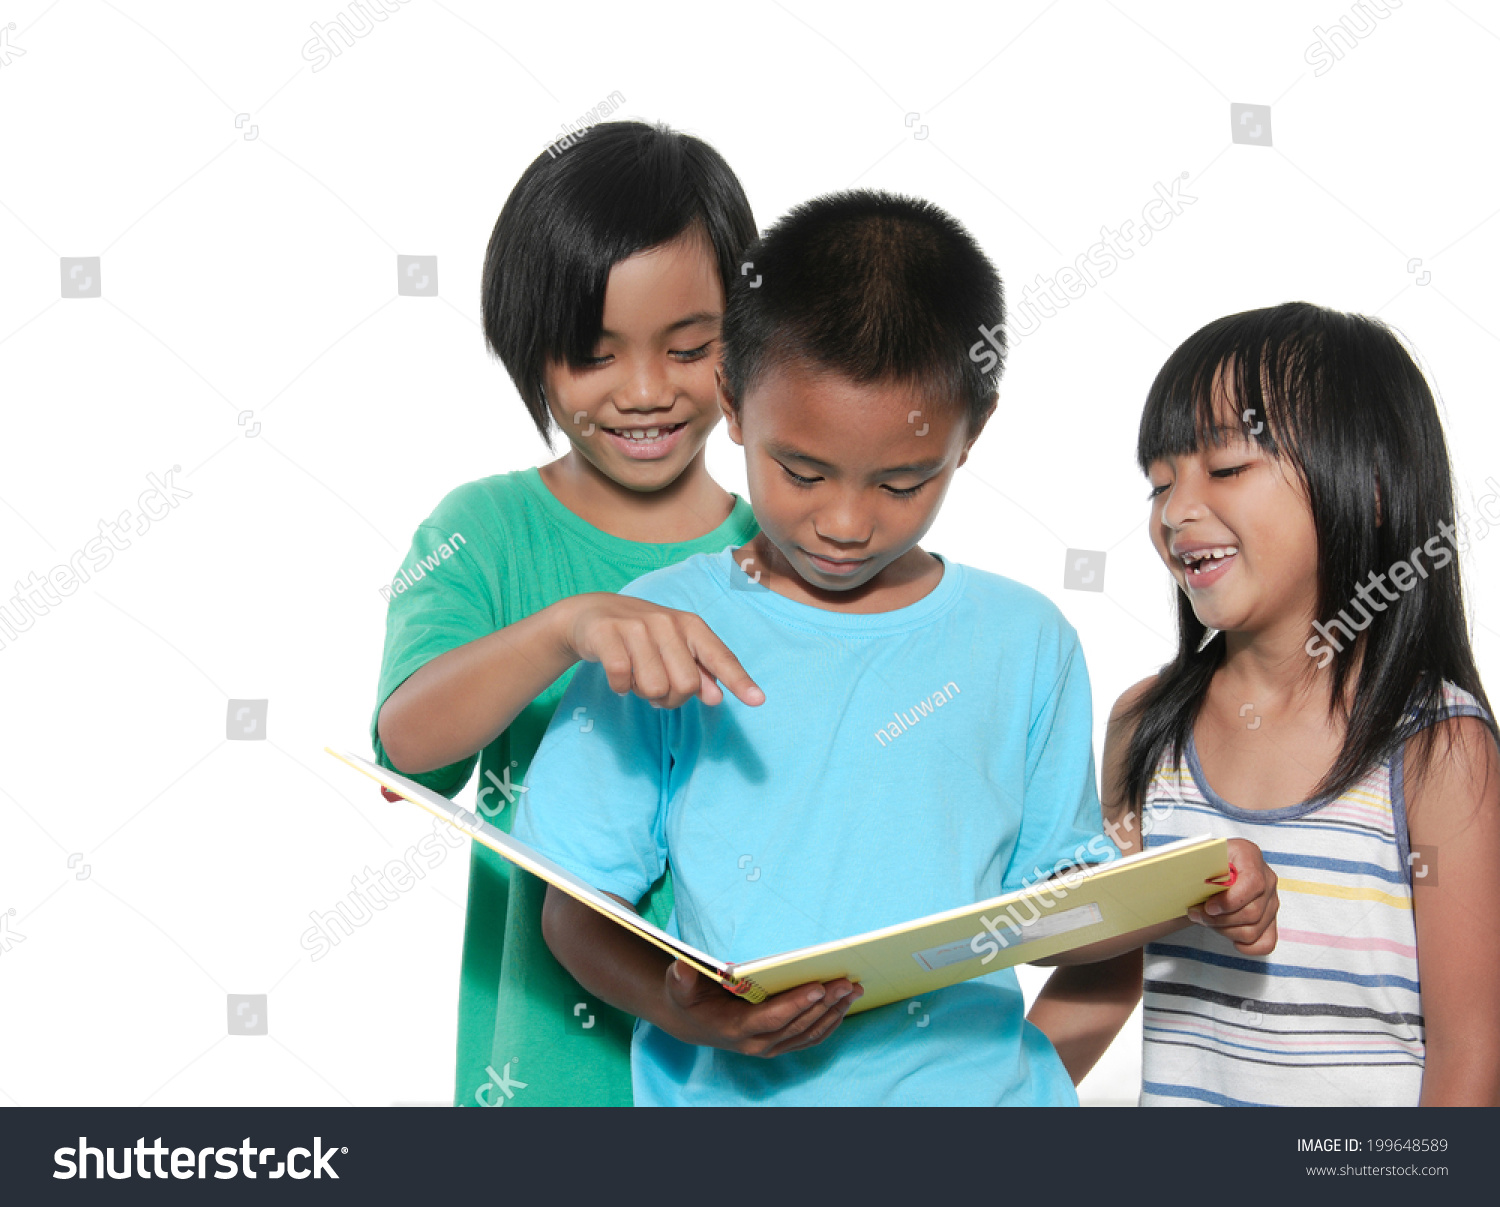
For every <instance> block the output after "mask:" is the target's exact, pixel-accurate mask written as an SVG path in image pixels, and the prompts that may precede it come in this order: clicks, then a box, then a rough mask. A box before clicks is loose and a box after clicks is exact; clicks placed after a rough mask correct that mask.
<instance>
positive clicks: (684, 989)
mask: <svg viewBox="0 0 1500 1207" xmlns="http://www.w3.org/2000/svg"><path fill="white" fill-rule="evenodd" d="M667 992H668V993H669V994H671V996H672V1000H673V1001H674V1002H676V1003H677V1004H678V1005H679V1006H686V1005H688V1004H689V1003H690V1002H691V1001H692V1000H693V998H695V997H697V995H698V972H697V970H696V969H694V968H693V967H692V965H690V964H684V963H683V962H682V961H681V960H673V961H672V963H671V965H670V966H669V967H668V968H667Z"/></svg>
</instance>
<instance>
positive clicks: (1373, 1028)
mask: <svg viewBox="0 0 1500 1207" xmlns="http://www.w3.org/2000/svg"><path fill="white" fill-rule="evenodd" d="M1452 716H1476V717H1486V716H1487V714H1486V713H1485V712H1484V710H1483V709H1482V708H1481V707H1480V706H1479V704H1478V702H1477V701H1476V700H1475V699H1474V697H1473V696H1471V695H1470V694H1469V693H1468V692H1466V691H1463V690H1462V689H1460V688H1457V687H1455V686H1454V685H1452V684H1451V683H1446V682H1445V683H1444V684H1443V704H1442V708H1441V709H1440V710H1439V711H1437V712H1435V713H1428V714H1426V715H1425V716H1424V717H1419V716H1418V715H1417V714H1416V713H1415V712H1414V713H1413V714H1412V717H1411V719H1410V721H1409V724H1408V727H1407V729H1406V730H1405V733H1404V736H1406V737H1409V736H1410V735H1411V734H1413V733H1415V732H1417V731H1418V730H1420V729H1422V728H1423V727H1425V726H1427V725H1430V724H1433V723H1434V722H1436V721H1438V720H1440V719H1442V718H1445V717H1452ZM1439 749H1441V747H1439ZM1404 751H1405V743H1404V741H1398V742H1396V743H1394V744H1393V746H1392V748H1391V753H1390V755H1389V756H1388V757H1387V758H1386V760H1385V761H1384V762H1382V763H1380V764H1378V765H1377V766H1375V767H1374V768H1372V769H1371V770H1370V771H1369V772H1368V773H1367V774H1366V775H1365V776H1364V777H1363V778H1362V779H1360V780H1359V781H1357V782H1356V783H1355V784H1354V785H1353V786H1351V787H1350V788H1349V789H1348V791H1346V792H1345V793H1344V794H1343V795H1342V796H1339V797H1337V798H1335V799H1333V800H1327V799H1318V800H1313V801H1306V802H1303V803H1302V804H1300V805H1292V806H1290V807H1288V808H1284V809H1254V810H1252V809H1237V808H1235V806H1233V805H1231V804H1230V803H1229V802H1228V801H1226V800H1224V799H1223V798H1222V797H1220V796H1219V795H1218V794H1217V793H1216V792H1214V790H1213V789H1212V788H1211V787H1210V786H1209V784H1208V782H1207V780H1206V779H1205V778H1204V775H1203V767H1202V765H1201V763H1200V762H1199V760H1198V750H1197V747H1196V745H1195V744H1194V743H1193V742H1192V740H1191V739H1189V742H1188V746H1187V749H1186V751H1185V752H1184V758H1183V759H1182V760H1180V761H1179V762H1178V765H1177V766H1176V767H1173V766H1172V762H1171V753H1170V751H1168V753H1167V754H1166V755H1165V756H1164V757H1163V758H1162V761H1161V764H1160V765H1159V766H1158V767H1157V770H1156V775H1155V777H1154V778H1153V780H1152V784H1151V788H1150V790H1149V791H1148V792H1147V794H1146V802H1145V807H1144V809H1143V815H1142V829H1143V831H1144V834H1145V845H1146V847H1147V848H1148V849H1149V848H1151V847H1153V846H1159V845H1161V844H1162V843H1165V842H1170V841H1171V840H1173V839H1176V838H1189V837H1195V836H1198V835H1203V834H1211V835H1213V836H1214V837H1222V838H1244V839H1248V840H1249V841H1251V842H1253V843H1255V844H1256V845H1257V846H1258V847H1260V849H1261V851H1262V852H1263V853H1264V855H1265V859H1266V862H1267V863H1268V864H1269V865H1270V866H1271V867H1272V869H1273V870H1274V871H1275V872H1276V876H1277V878H1278V885H1277V889H1278V892H1279V894H1280V897H1281V906H1280V910H1279V912H1278V913H1277V915H1276V923H1277V928H1278V932H1279V937H1278V940H1277V946H1276V950H1275V951H1274V952H1272V953H1271V955H1269V956H1246V955H1242V954H1240V953H1239V952H1238V951H1237V950H1236V949H1235V948H1234V947H1233V945H1232V944H1230V942H1229V941H1228V940H1227V939H1225V938H1223V937H1222V936H1220V935H1217V934H1214V933H1212V932H1210V931H1208V930H1206V929H1204V928H1203V927H1199V926H1192V927H1188V928H1186V929H1184V930H1180V931H1177V932H1175V933H1173V934H1172V935H1169V936H1168V937H1167V938H1166V939H1164V940H1162V941H1161V942H1158V943H1150V944H1148V945H1147V946H1146V951H1145V987H1144V1001H1143V1030H1144V1040H1145V1044H1144V1050H1143V1053H1142V1068H1141V1083H1142V1084H1141V1105H1142V1106H1193V1105H1212V1106H1415V1105H1417V1101H1418V1099H1419V1097H1420V1096H1421V1092H1422V1066H1423V1057H1424V1030H1423V1022H1422V989H1421V982H1420V980H1419V978H1418V975H1417V935H1416V919H1415V915H1414V914H1413V912H1412V883H1413V880H1412V878H1413V876H1416V877H1420V876H1422V875H1424V874H1426V873H1427V871H1428V869H1427V867H1426V866H1425V864H1424V863H1423V860H1422V856H1421V852H1412V851H1411V849H1410V846H1409V843H1408V841H1407V833H1406V800H1405V794H1404V791H1403V783H1402V777H1403V756H1404Z"/></svg>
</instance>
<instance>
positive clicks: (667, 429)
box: [604, 420, 687, 441]
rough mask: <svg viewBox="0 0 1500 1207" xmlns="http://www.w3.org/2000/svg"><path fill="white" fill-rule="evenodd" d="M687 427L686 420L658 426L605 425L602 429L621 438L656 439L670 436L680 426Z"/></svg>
mask: <svg viewBox="0 0 1500 1207" xmlns="http://www.w3.org/2000/svg"><path fill="white" fill-rule="evenodd" d="M685 427H687V421H686V420H684V421H683V422H681V423H672V424H666V425H664V426H660V427H607V428H605V429H604V430H605V431H606V432H608V433H609V434H610V435H611V436H618V437H620V439H622V440H636V441H645V440H658V439H660V438H661V437H663V436H670V435H671V434H672V433H673V432H675V431H677V430H679V429H680V428H685Z"/></svg>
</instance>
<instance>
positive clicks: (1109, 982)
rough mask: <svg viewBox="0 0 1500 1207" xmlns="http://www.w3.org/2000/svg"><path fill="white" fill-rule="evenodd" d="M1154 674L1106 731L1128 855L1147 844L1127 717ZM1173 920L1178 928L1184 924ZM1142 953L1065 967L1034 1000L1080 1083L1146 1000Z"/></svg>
mask: <svg viewBox="0 0 1500 1207" xmlns="http://www.w3.org/2000/svg"><path fill="white" fill-rule="evenodd" d="M1154 679H1155V677H1154V676H1153V677H1152V678H1150V679H1143V680H1142V681H1141V682H1139V683H1137V684H1136V685H1135V686H1134V687H1132V688H1130V689H1129V690H1127V691H1126V692H1125V693H1124V694H1123V695H1121V697H1120V698H1119V699H1118V700H1117V701H1116V702H1115V706H1114V708H1113V710H1111V712H1110V718H1109V725H1108V727H1107V728H1106V729H1105V732H1104V756H1103V758H1102V759H1101V760H1100V762H1101V768H1100V786H1101V788H1102V789H1103V791H1102V792H1101V794H1100V803H1101V804H1102V805H1103V807H1104V819H1105V822H1106V825H1107V828H1108V830H1109V832H1110V835H1111V837H1113V838H1114V840H1115V845H1116V846H1118V847H1119V848H1120V851H1121V853H1122V854H1124V855H1133V854H1135V853H1136V852H1137V851H1139V850H1140V849H1141V845H1142V844H1141V830H1140V826H1139V825H1135V824H1130V825H1127V824H1125V823H1126V821H1127V820H1133V814H1132V810H1131V807H1130V799H1129V795H1128V793H1127V792H1126V789H1125V785H1124V784H1123V783H1122V782H1121V771H1122V769H1123V767H1124V759H1125V752H1126V751H1127V750H1128V749H1129V746H1130V738H1131V729H1130V728H1129V727H1127V726H1125V725H1124V724H1123V723H1122V721H1121V717H1122V715H1123V714H1124V713H1125V712H1126V710H1127V709H1128V708H1129V707H1130V706H1131V705H1132V704H1133V703H1134V702H1135V701H1136V700H1137V699H1138V698H1139V697H1140V696H1141V695H1142V694H1143V693H1144V692H1145V691H1146V689H1147V688H1149V687H1150V686H1151V684H1152V683H1153V682H1154ZM1172 925H1173V928H1174V929H1175V927H1176V926H1179V925H1182V923H1181V922H1178V923H1174V924H1172ZM1141 958H1142V957H1141V952H1140V949H1139V947H1137V948H1135V949H1134V950H1131V951H1127V952H1125V953H1124V954H1122V955H1117V956H1115V957H1114V958H1113V959H1109V960H1104V961H1102V962H1099V963H1094V964H1078V965H1074V966H1066V967H1060V968H1058V969H1057V971H1055V972H1054V973H1053V974H1052V975H1051V976H1050V977H1048V978H1047V983H1046V985H1044V986H1043V987H1042V992H1041V994H1040V996H1038V997H1037V999H1036V1001H1035V1002H1033V1003H1032V1005H1031V1010H1030V1012H1029V1013H1028V1014H1027V1016H1026V1017H1027V1020H1028V1021H1029V1022H1032V1023H1034V1024H1035V1025H1036V1026H1038V1027H1039V1028H1041V1030H1042V1032H1043V1033H1044V1034H1045V1035H1046V1036H1047V1038H1048V1039H1050V1040H1051V1041H1052V1046H1053V1047H1054V1048H1056V1049H1057V1054H1058V1055H1059V1056H1060V1057H1061V1058H1062V1062H1063V1066H1064V1067H1065V1068H1066V1069H1067V1070H1068V1075H1069V1076H1070V1077H1072V1079H1073V1084H1074V1085H1077V1084H1078V1083H1079V1082H1080V1081H1082V1080H1083V1079H1084V1077H1085V1075H1087V1073H1088V1071H1089V1070H1090V1069H1092V1068H1093V1067H1094V1065H1096V1064H1097V1063H1098V1062H1099V1058H1100V1057H1101V1056H1103V1055H1104V1053H1105V1051H1106V1050H1107V1049H1108V1048H1109V1045H1110V1044H1112V1043H1113V1042H1114V1040H1115V1036H1117V1035H1118V1034H1119V1033H1120V1028H1121V1027H1123V1026H1124V1025H1125V1023H1126V1021H1127V1020H1128V1019H1129V1018H1130V1013H1131V1011H1132V1010H1134V1009H1135V1004H1136V1002H1137V1001H1139V1000H1140V996H1141Z"/></svg>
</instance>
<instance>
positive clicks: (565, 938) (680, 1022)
mask: <svg viewBox="0 0 1500 1207" xmlns="http://www.w3.org/2000/svg"><path fill="white" fill-rule="evenodd" d="M611 896H613V894H611ZM615 900H617V901H620V903H621V904H622V905H627V906H628V905H630V902H628V901H625V900H623V899H622V898H619V897H616V898H615ZM632 908H633V907H632ZM542 937H543V938H545V939H546V940H547V946H548V947H550V948H551V949H552V954H553V955H555V956H556V957H557V959H558V962H559V963H560V964H562V966H563V967H564V968H566V969H567V970H568V971H569V972H570V973H571V974H572V975H573V978H574V979H575V980H576V981H577V982H578V983H579V984H580V985H582V986H583V987H584V988H585V989H587V990H588V991H589V992H590V993H592V994H594V995H595V996H596V997H599V998H600V999H602V1000H603V1001H606V1002H608V1003H609V1004H610V1005H611V1006H615V1007H618V1008H619V1009H621V1010H624V1011H625V1012H626V1013H627V1014H633V1015H635V1016H636V1017H637V1018H643V1019H645V1020H646V1021H647V1022H649V1023H652V1024H654V1025H655V1026H658V1027H660V1028H661V1029H662V1030H663V1031H665V1032H667V1034H669V1035H672V1036H675V1037H676V1038H677V1039H680V1040H682V1041H683V1042H684V1043H689V1044H699V1045H702V1046H706V1047H713V1048H723V1049H725V1050H727V1051H731V1052H739V1053H742V1054H743V1055H746V1056H765V1057H771V1056H779V1055H780V1054H781V1053H783V1052H792V1051H795V1050H797V1049H798V1048H810V1047H812V1046H813V1045H814V1044H816V1043H819V1042H821V1041H822V1040H824V1039H826V1038H827V1037H828V1036H829V1035H830V1034H831V1033H832V1032H833V1030H834V1028H835V1027H837V1026H838V1025H839V1023H840V1022H841V1021H842V1020H843V1017H844V1014H845V1012H846V1011H847V1010H848V1009H849V1007H850V1006H851V1005H853V1004H854V1003H855V1002H856V1001H857V1000H858V999H859V998H860V996H861V995H862V994H863V993H864V990H863V989H861V988H860V987H859V986H858V985H855V984H853V983H852V982H851V981H848V980H845V979H843V978H840V979H839V980H836V981H829V982H828V983H827V984H826V985H817V984H813V985H801V986H798V987H797V988H796V989H788V990H787V991H786V992H785V993H778V994H776V995H775V996H773V997H769V998H767V999H766V1000H765V1001H764V1002H761V1003H760V1004H759V1005H753V1006H752V1005H750V1004H749V1003H748V1002H745V1001H743V1000H742V999H740V998H738V997H735V996H734V995H733V994H731V993H729V992H728V991H726V990H725V989H724V988H723V987H722V986H721V985H719V984H718V983H717V982H716V981H713V980H711V979H710V978H708V977H705V976H701V975H700V974H699V973H698V972H697V971H696V970H694V969H693V968H691V967H690V966H689V965H687V964H682V963H679V962H678V961H676V960H674V959H672V957H671V956H669V955H667V954H666V953H665V952H664V951H662V950H661V949H660V948H658V947H656V946H654V945H652V944H651V943H648V942H646V940H644V939H642V938H640V937H638V936H636V935H633V934H631V933H630V932H629V931H628V930H626V929H625V928H624V927H622V926H620V925H618V924H617V923H615V922H612V921H610V920H609V919H608V918H606V917H604V915H602V914H600V913H598V912H597V911H596V910H593V909H590V908H589V907H588V906H586V905H583V904H581V903H580V902H578V901H576V900H574V899H573V898H572V897H570V896H568V895H567V894H566V893H564V892H561V891H560V890H558V889H555V888H552V887H550V886H549V887H548V889H547V901H546V904H545V905H544V906H543V907H542Z"/></svg>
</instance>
